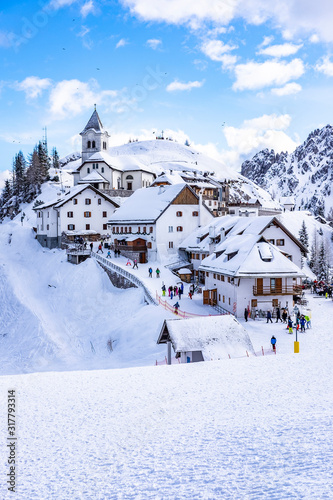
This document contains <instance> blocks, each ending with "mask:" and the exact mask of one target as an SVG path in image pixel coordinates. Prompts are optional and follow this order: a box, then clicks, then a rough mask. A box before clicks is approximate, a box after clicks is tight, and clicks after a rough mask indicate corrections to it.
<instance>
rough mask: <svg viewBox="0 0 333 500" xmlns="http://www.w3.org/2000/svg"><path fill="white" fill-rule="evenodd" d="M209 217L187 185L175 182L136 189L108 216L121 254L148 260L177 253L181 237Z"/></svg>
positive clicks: (112, 235) (208, 212)
mask: <svg viewBox="0 0 333 500" xmlns="http://www.w3.org/2000/svg"><path fill="white" fill-rule="evenodd" d="M212 219H213V216H212V214H211V213H210V211H209V210H208V209H207V208H206V207H205V206H204V205H203V204H202V203H200V200H199V197H198V196H197V195H196V194H195V193H194V192H193V191H192V189H191V188H190V187H189V186H187V185H186V184H175V185H172V186H160V187H151V188H149V189H139V190H138V191H136V192H135V193H134V194H133V195H132V196H131V197H130V198H129V199H128V200H127V201H126V202H125V203H124V204H123V205H122V206H121V207H120V208H119V209H118V210H117V212H116V213H114V214H113V215H112V217H110V219H109V231H110V232H111V238H112V242H113V244H114V246H115V248H117V249H119V250H120V251H121V253H122V254H123V255H125V256H128V257H131V258H133V259H134V258H136V259H137V260H138V261H139V262H147V260H156V258H157V255H158V256H159V258H160V259H163V258H168V256H170V255H173V254H175V255H176V254H177V252H178V247H179V245H180V243H181V242H182V241H183V239H184V238H186V237H187V236H188V235H189V234H191V233H192V232H193V231H194V230H195V229H196V228H197V227H198V226H200V225H201V224H203V225H206V224H207V223H208V222H209V221H211V220H212Z"/></svg>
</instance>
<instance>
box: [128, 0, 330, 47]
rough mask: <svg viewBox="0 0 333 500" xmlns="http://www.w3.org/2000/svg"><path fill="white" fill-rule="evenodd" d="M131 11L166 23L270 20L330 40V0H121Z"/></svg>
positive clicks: (196, 25)
mask: <svg viewBox="0 0 333 500" xmlns="http://www.w3.org/2000/svg"><path fill="white" fill-rule="evenodd" d="M121 2H122V4H123V5H124V6H126V7H128V8H129V9H130V10H131V13H132V14H133V15H136V16H138V17H139V18H141V19H143V20H146V21H157V22H160V21H163V22H167V23H170V24H187V23H190V24H191V26H192V27H193V28H202V25H203V23H205V22H206V21H212V22H214V23H216V24H217V25H218V26H225V25H227V24H229V23H230V22H231V21H232V20H233V19H236V18H237V17H238V18H239V17H242V18H243V19H244V20H245V21H246V22H248V23H250V24H255V25H259V24H263V23H264V22H268V21H269V22H270V24H273V25H274V26H275V27H277V28H278V29H280V30H281V32H282V33H284V35H285V36H287V35H288V37H289V38H290V39H291V37H294V36H296V35H303V34H307V35H314V34H316V35H317V36H318V37H319V38H320V39H321V40H323V41H327V42H331V41H333V30H332V17H333V2H332V1H331V0H317V1H316V2H313V1H311V0H292V1H291V0H279V1H278V2H268V1H267V0H210V1H209V2H208V1H205V2H204V1H202V2H199V1H197V2H193V0H159V2H156V0H121Z"/></svg>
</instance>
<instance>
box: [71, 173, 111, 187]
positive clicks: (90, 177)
mask: <svg viewBox="0 0 333 500" xmlns="http://www.w3.org/2000/svg"><path fill="white" fill-rule="evenodd" d="M90 182H107V183H108V182H109V181H107V180H106V179H105V177H103V175H101V174H100V173H99V172H97V170H93V171H92V172H90V173H89V174H87V175H86V176H85V177H82V179H80V180H79V182H78V184H87V183H88V184H89V183H90Z"/></svg>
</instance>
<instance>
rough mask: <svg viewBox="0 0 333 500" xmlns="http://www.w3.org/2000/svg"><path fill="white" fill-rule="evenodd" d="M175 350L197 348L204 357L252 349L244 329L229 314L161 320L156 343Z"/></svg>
mask: <svg viewBox="0 0 333 500" xmlns="http://www.w3.org/2000/svg"><path fill="white" fill-rule="evenodd" d="M168 340H170V341H171V343H172V345H173V348H174V351H175V352H186V351H201V352H202V355H203V358H204V360H205V361H210V360H216V359H221V358H227V357H228V354H230V356H244V355H245V351H246V350H247V351H248V352H251V353H254V349H253V346H252V343H251V340H250V337H249V335H248V333H247V331H246V330H245V329H244V328H243V326H242V325H241V324H240V323H239V322H238V321H237V319H236V318H235V317H234V316H232V315H223V316H204V317H199V318H190V319H167V320H164V323H163V326H162V328H161V331H160V334H159V337H158V340H157V343H158V344H164V343H166V342H167V341H168Z"/></svg>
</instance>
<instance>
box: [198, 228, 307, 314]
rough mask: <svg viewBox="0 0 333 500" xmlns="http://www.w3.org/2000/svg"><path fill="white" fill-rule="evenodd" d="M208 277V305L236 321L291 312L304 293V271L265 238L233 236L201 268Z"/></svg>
mask: <svg viewBox="0 0 333 500" xmlns="http://www.w3.org/2000/svg"><path fill="white" fill-rule="evenodd" d="M199 269H200V270H201V271H202V272H204V273H205V290H204V292H203V298H204V304H205V303H206V304H210V305H218V306H221V307H222V308H223V309H225V310H226V311H228V312H230V313H232V314H234V315H235V316H236V317H242V316H243V315H244V310H245V308H248V309H249V310H251V312H252V314H254V312H255V311H257V310H260V309H261V310H262V311H264V312H266V311H267V310H270V311H273V310H274V308H277V307H280V308H284V307H286V308H287V309H289V310H290V309H291V308H292V307H293V305H294V304H293V299H294V296H295V295H296V294H297V293H300V292H301V290H302V287H301V285H302V278H303V277H304V276H305V275H304V273H303V272H302V271H301V269H300V268H299V267H298V266H296V264H294V263H293V262H291V260H289V259H288V258H287V257H285V255H283V254H282V253H281V252H280V250H279V249H278V248H277V247H276V246H274V245H272V244H271V243H269V242H268V241H267V240H266V239H265V238H264V237H263V236H258V235H253V234H242V235H234V236H230V237H228V238H227V239H225V241H224V242H223V243H221V244H220V245H219V246H218V248H217V249H216V251H215V252H214V253H213V254H211V255H210V256H209V257H207V258H205V259H204V260H203V261H202V262H201V265H200V267H199Z"/></svg>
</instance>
